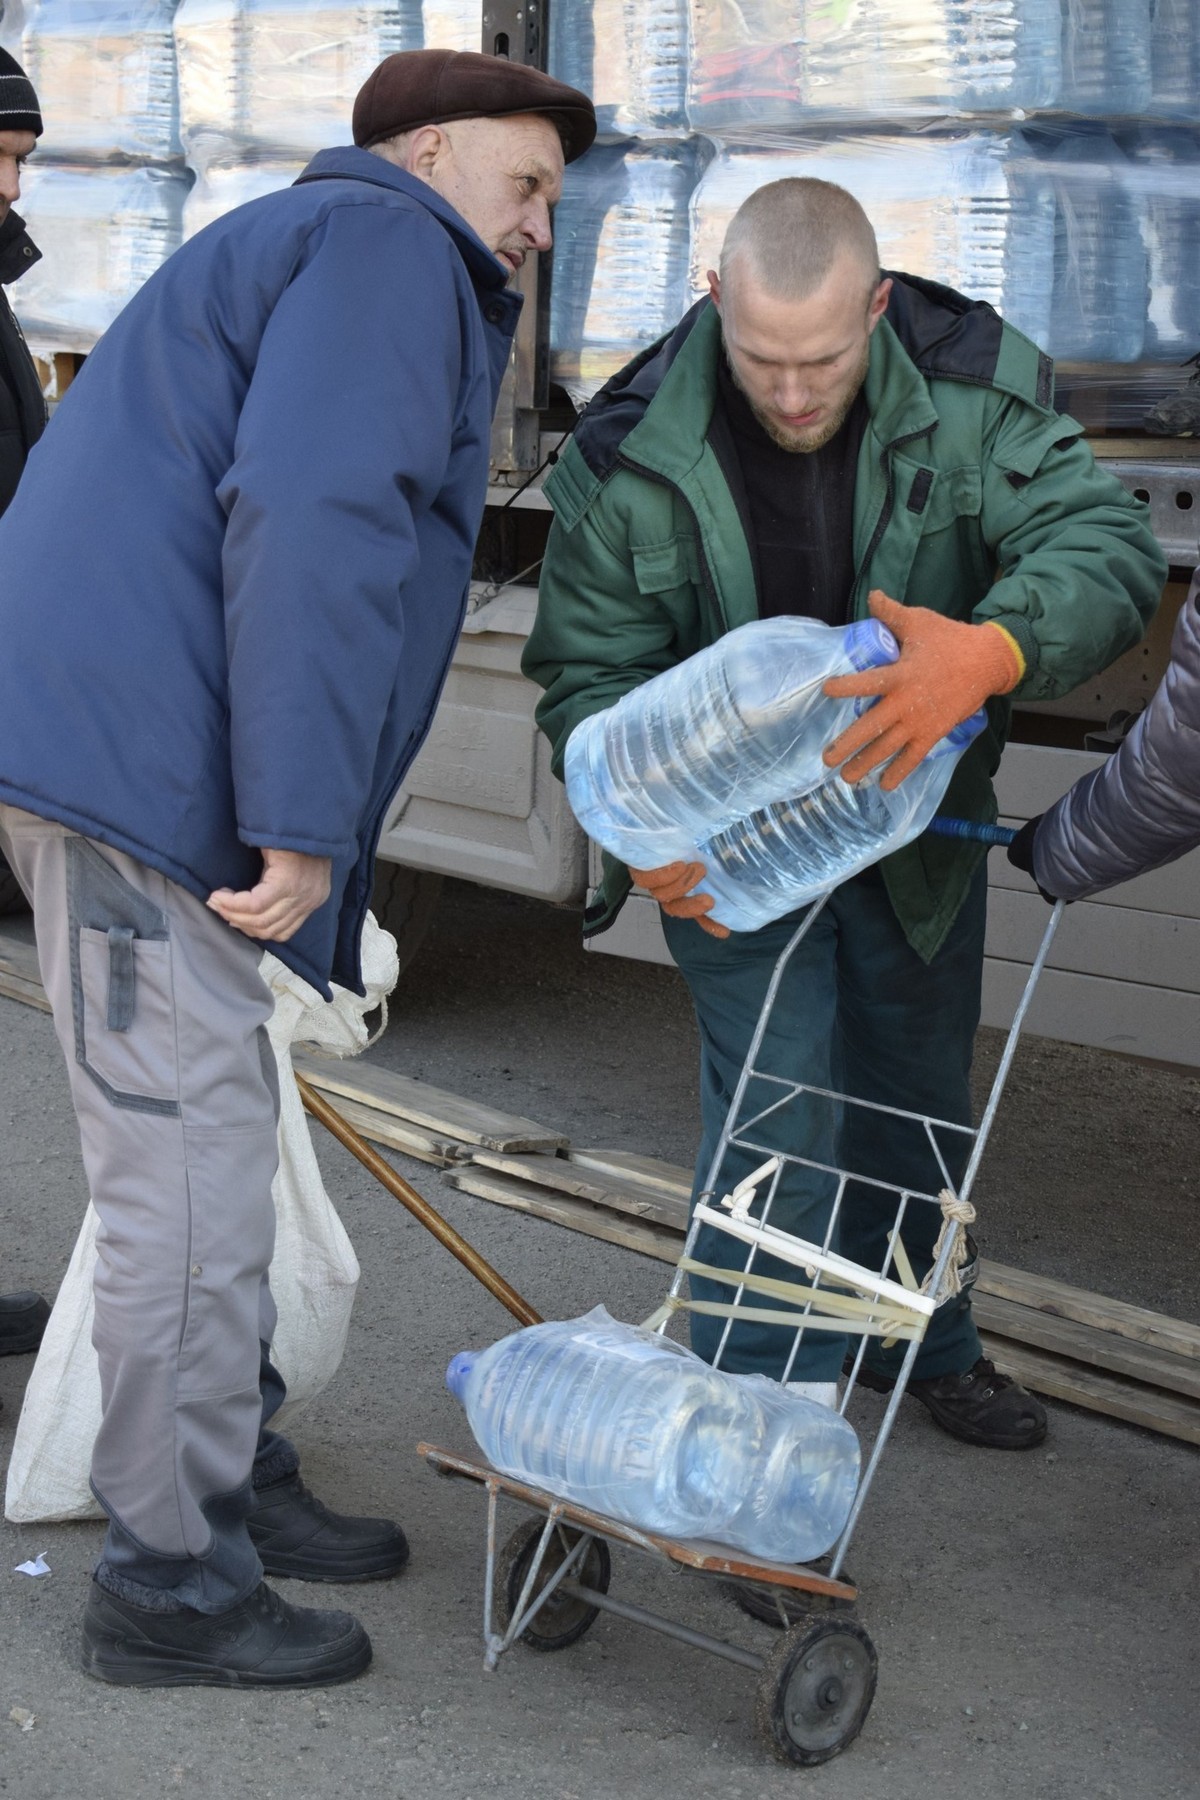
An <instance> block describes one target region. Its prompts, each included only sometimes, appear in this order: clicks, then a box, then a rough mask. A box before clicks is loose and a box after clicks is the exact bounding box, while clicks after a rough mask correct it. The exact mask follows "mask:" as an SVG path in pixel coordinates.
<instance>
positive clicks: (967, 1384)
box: [858, 1356, 1047, 1450]
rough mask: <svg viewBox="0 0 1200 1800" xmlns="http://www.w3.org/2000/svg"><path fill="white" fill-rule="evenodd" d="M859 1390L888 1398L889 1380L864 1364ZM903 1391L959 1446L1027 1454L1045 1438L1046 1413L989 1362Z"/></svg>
mask: <svg viewBox="0 0 1200 1800" xmlns="http://www.w3.org/2000/svg"><path fill="white" fill-rule="evenodd" d="M858 1380H859V1385H860V1387H866V1388H872V1389H873V1390H874V1391H875V1392H876V1393H877V1394H890V1393H891V1391H892V1389H893V1388H894V1387H895V1385H896V1382H895V1378H894V1376H891V1375H880V1374H877V1373H876V1371H875V1370H874V1369H868V1367H867V1365H866V1363H864V1364H863V1366H862V1368H861V1369H860V1370H859V1371H858ZM907 1392H908V1393H909V1394H911V1395H912V1398H913V1399H914V1400H919V1401H920V1402H921V1405H922V1406H924V1407H927V1408H928V1409H929V1411H930V1412H931V1413H932V1414H933V1416H934V1418H935V1419H936V1421H937V1423H938V1424H939V1425H940V1426H941V1428H942V1430H943V1431H948V1432H949V1433H950V1435H951V1436H952V1437H956V1438H961V1439H962V1441H963V1442H964V1444H982V1445H984V1446H985V1447H986V1448H987V1449H989V1450H1032V1449H1033V1448H1034V1446H1035V1445H1036V1444H1040V1443H1041V1442H1042V1439H1043V1438H1044V1437H1045V1435H1046V1429H1047V1421H1046V1409H1045V1407H1044V1406H1043V1405H1042V1403H1041V1401H1040V1400H1038V1399H1035V1397H1034V1396H1033V1395H1032V1394H1029V1393H1026V1391H1025V1389H1024V1388H1023V1387H1022V1386H1021V1384H1020V1383H1019V1382H1017V1381H1014V1380H1013V1378H1012V1376H1011V1375H1001V1373H1000V1371H999V1370H998V1369H997V1367H996V1365H995V1363H994V1362H991V1361H989V1359H988V1358H987V1357H986V1356H981V1357H980V1358H979V1361H978V1362H977V1363H976V1364H975V1365H974V1367H973V1368H970V1369H964V1370H963V1371H962V1373H961V1374H958V1375H935V1376H934V1377H933V1378H932V1380H928V1381H910V1382H909V1384H908V1388H907Z"/></svg>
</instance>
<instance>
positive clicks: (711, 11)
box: [688, 0, 1073, 140]
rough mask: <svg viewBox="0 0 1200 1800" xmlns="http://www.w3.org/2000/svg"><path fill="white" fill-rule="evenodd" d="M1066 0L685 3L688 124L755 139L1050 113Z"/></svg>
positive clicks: (1056, 88)
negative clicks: (882, 123)
mask: <svg viewBox="0 0 1200 1800" xmlns="http://www.w3.org/2000/svg"><path fill="white" fill-rule="evenodd" d="M1064 3H1066V0H925V3H924V4H922V5H920V6H916V5H914V4H913V0H741V3H740V4H739V3H737V0H691V40H692V42H691V68H690V78H689V83H688V118H689V120H690V122H691V125H692V127H693V129H694V130H697V131H704V132H713V133H716V134H718V135H720V136H723V137H733V136H735V135H738V136H742V137H745V138H748V139H751V140H760V139H761V138H762V137H763V136H764V135H765V134H767V133H771V132H778V131H794V130H798V129H799V130H802V129H804V128H805V127H806V126H808V125H810V124H811V123H812V122H814V121H816V120H825V119H828V120H834V121H838V122H841V121H854V120H862V121H869V120H883V119H896V120H900V119H911V118H928V117H931V116H936V115H939V114H944V113H955V112H1008V113H1011V112H1013V111H1015V110H1026V111H1027V110H1030V109H1033V108H1041V107H1049V106H1053V105H1055V104H1056V102H1057V99H1058V93H1059V87H1060V80H1061V66H1060V45H1061V37H1062V18H1061V12H1060V7H1061V5H1062V4H1064ZM1072 3H1073V0H1072Z"/></svg>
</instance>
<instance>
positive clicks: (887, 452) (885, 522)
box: [854, 420, 937, 588]
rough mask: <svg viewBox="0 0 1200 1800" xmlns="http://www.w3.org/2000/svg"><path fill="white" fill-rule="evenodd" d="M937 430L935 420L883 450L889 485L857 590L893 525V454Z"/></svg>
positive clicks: (858, 571) (857, 574) (881, 457)
mask: <svg viewBox="0 0 1200 1800" xmlns="http://www.w3.org/2000/svg"><path fill="white" fill-rule="evenodd" d="M936 430H937V422H936V420H935V421H934V423H933V424H932V425H926V426H923V427H922V429H921V430H920V431H910V432H909V433H908V435H907V436H906V437H898V438H893V439H892V441H891V443H890V444H885V445H884V447H883V449H882V450H881V452H880V455H879V461H880V463H881V464H882V466H883V476H884V480H885V482H886V483H887V492H886V493H885V495H884V500H883V509H882V511H881V512H880V514H879V517H878V519H876V521H875V529H874V531H873V532H872V533H871V541H870V543H869V544H868V545H867V547H866V550H865V551H864V552H863V559H862V561H861V562H860V563H859V565H858V568H857V569H856V570H855V572H854V586H855V588H857V587H858V584H859V582H860V581H861V580H862V578H863V574H864V572H865V570H866V568H867V565H868V563H869V562H870V560H871V558H872V557H873V556H874V554H875V552H876V550H878V548H879V542H880V539H881V538H882V537H883V534H884V532H885V531H886V530H887V528H888V526H889V524H890V523H891V518H892V509H893V507H894V505H895V500H896V488H895V479H894V471H893V469H892V453H893V452H894V451H896V450H902V449H903V448H904V446H905V444H914V443H915V442H916V441H917V439H918V438H923V437H929V436H930V435H931V434H932V433H933V432H935V431H936Z"/></svg>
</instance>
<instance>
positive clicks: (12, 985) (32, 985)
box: [0, 968, 50, 1013]
mask: <svg viewBox="0 0 1200 1800" xmlns="http://www.w3.org/2000/svg"><path fill="white" fill-rule="evenodd" d="M0 994H3V995H4V997H5V999H7V1000H19V1001H20V1002H21V1003H22V1005H24V1006H36V1007H37V1009H38V1011H39V1012H46V1013H48V1012H49V1011H50V1002H49V1001H48V1000H47V998H46V990H45V988H44V987H43V986H42V984H41V982H40V981H38V982H33V981H26V980H25V979H24V978H23V977H22V976H20V975H11V974H9V972H8V970H7V969H3V968H0Z"/></svg>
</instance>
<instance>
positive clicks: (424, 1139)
mask: <svg viewBox="0 0 1200 1800" xmlns="http://www.w3.org/2000/svg"><path fill="white" fill-rule="evenodd" d="M330 1105H333V1106H336V1108H337V1111H338V1112H339V1113H341V1115H342V1117H343V1119H345V1121H346V1123H347V1124H348V1125H353V1127H354V1129H355V1130H356V1131H357V1132H359V1133H360V1134H361V1135H362V1136H363V1137H365V1138H369V1139H370V1141H371V1143H373V1144H385V1145H386V1146H387V1147H388V1149H390V1150H399V1151H400V1152H401V1153H402V1154H403V1155H405V1156H413V1157H415V1158H416V1159H417V1161H418V1162H427V1163H433V1164H434V1165H435V1166H436V1167H437V1168H439V1169H444V1168H447V1167H448V1166H449V1165H450V1164H451V1163H456V1162H461V1161H462V1159H463V1158H464V1157H465V1156H467V1155H468V1154H469V1152H468V1150H467V1147H466V1145H465V1144H461V1143H459V1141H458V1140H457V1138H444V1137H438V1136H436V1135H435V1134H434V1133H432V1132H428V1131H422V1130H421V1128H420V1126H419V1125H410V1124H409V1123H408V1122H407V1121H406V1120H404V1119H398V1118H396V1117H395V1115H394V1114H393V1113H385V1112H380V1111H379V1109H378V1108H377V1107H374V1106H360V1105H359V1104H358V1102H357V1101H356V1100H347V1099H346V1098H345V1097H344V1095H341V1094H339V1095H338V1096H337V1099H336V1100H335V1101H331V1102H330Z"/></svg>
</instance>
